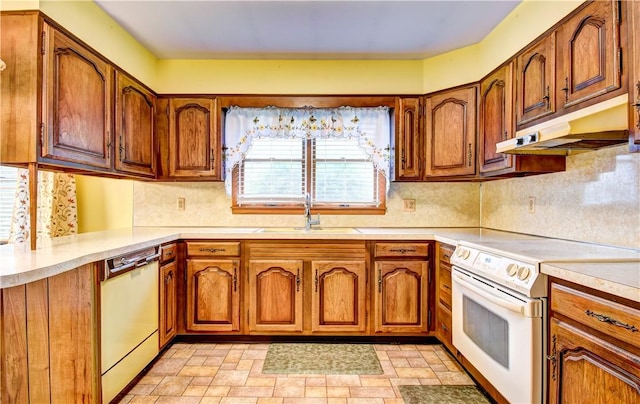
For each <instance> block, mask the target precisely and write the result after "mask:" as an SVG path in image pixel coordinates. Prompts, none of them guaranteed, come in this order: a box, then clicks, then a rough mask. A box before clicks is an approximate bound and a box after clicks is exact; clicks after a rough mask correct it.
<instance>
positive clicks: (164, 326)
mask: <svg viewBox="0 0 640 404" xmlns="http://www.w3.org/2000/svg"><path fill="white" fill-rule="evenodd" d="M161 251H162V254H161V257H160V294H159V296H160V310H159V313H160V321H159V322H158V324H159V327H160V329H159V333H160V335H159V340H160V349H162V348H163V347H164V346H165V345H167V344H168V343H169V341H171V339H172V338H173V337H175V336H176V335H177V333H178V327H177V321H178V317H177V316H178V265H177V261H176V259H175V258H176V244H175V243H172V244H170V245H165V246H162V247H161Z"/></svg>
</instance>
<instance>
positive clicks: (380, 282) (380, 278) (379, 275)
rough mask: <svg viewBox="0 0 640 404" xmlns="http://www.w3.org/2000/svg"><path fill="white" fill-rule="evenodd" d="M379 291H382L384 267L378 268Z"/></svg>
mask: <svg viewBox="0 0 640 404" xmlns="http://www.w3.org/2000/svg"><path fill="white" fill-rule="evenodd" d="M378 293H382V269H378Z"/></svg>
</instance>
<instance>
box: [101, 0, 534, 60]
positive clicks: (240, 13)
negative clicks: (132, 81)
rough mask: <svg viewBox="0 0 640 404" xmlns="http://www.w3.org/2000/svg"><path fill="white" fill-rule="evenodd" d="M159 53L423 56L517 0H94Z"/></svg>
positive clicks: (468, 39)
mask: <svg viewBox="0 0 640 404" xmlns="http://www.w3.org/2000/svg"><path fill="white" fill-rule="evenodd" d="M95 1H96V3H97V4H98V5H99V6H100V7H102V8H103V9H104V10H105V11H106V12H107V13H108V14H109V15H111V17H112V18H113V19H115V20H116V21H117V22H118V23H119V24H120V25H122V27H124V29H126V30H127V31H128V32H129V33H131V34H132V35H133V36H134V37H135V38H136V39H137V40H138V41H139V42H140V43H141V44H142V45H143V46H144V47H145V48H147V49H148V50H149V51H151V52H152V53H153V54H154V55H155V56H156V57H158V58H160V59H425V58H428V57H431V56H434V55H437V54H440V53H444V52H447V51H450V50H453V49H457V48H462V47H465V46H468V45H471V44H474V43H476V42H479V41H480V40H482V38H484V36H485V35H487V34H488V33H489V32H490V31H491V30H492V29H493V28H494V27H495V26H496V25H497V24H498V23H499V22H500V21H501V20H502V19H504V17H505V16H506V15H507V14H509V12H511V11H512V10H513V9H514V8H515V7H516V6H517V5H518V4H519V3H520V1H521V0H491V1H483V0H467V1H462V0H440V1H437V0H413V1H389V0H387V1H380V0H378V1H358V0H349V1H344V0H343V1H328V0H321V1H305V0H289V1H265V0H262V1H247V0H236V1H220V0H206V1H202V0H201V1H186V0H169V1H167V0H125V1H122V0H120V1H118V0H95Z"/></svg>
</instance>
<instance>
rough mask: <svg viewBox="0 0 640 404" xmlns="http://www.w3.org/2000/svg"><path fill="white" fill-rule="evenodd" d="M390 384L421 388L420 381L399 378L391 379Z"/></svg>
mask: <svg viewBox="0 0 640 404" xmlns="http://www.w3.org/2000/svg"><path fill="white" fill-rule="evenodd" d="M389 383H391V385H392V386H419V385H420V380H418V379H405V378H401V377H397V378H391V379H389Z"/></svg>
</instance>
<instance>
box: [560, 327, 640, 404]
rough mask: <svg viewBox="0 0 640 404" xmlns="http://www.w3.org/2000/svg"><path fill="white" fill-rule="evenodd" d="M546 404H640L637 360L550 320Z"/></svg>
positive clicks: (639, 379)
mask: <svg viewBox="0 0 640 404" xmlns="http://www.w3.org/2000/svg"><path fill="white" fill-rule="evenodd" d="M550 338H551V340H550V341H549V351H550V355H549V358H550V363H549V403H550V404H554V403H563V404H572V403H576V404H577V403H607V404H615V403H620V404H623V403H638V402H640V357H639V356H637V355H635V354H633V353H631V352H629V351H626V350H624V349H623V348H621V347H616V346H614V345H613V344H610V343H608V342H605V341H603V340H601V339H599V338H598V337H596V336H595V335H592V334H590V333H588V332H586V331H584V330H581V329H578V328H575V327H573V326H571V325H569V324H567V323H565V322H562V321H559V320H557V319H552V320H551V330H550Z"/></svg>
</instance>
